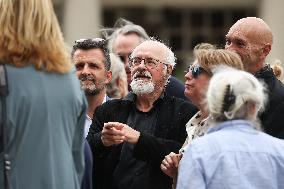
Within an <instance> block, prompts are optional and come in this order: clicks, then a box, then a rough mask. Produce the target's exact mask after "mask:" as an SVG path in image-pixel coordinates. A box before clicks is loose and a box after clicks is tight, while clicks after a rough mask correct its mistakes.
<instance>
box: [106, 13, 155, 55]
mask: <svg viewBox="0 0 284 189" xmlns="http://www.w3.org/2000/svg"><path fill="white" fill-rule="evenodd" d="M107 30H112V31H113V33H112V34H111V35H109V36H107V37H106V39H107V40H108V49H109V51H110V52H113V44H114V41H115V39H116V38H117V36H118V35H119V34H122V35H128V34H132V33H135V34H137V36H138V37H139V38H140V42H143V41H146V40H148V39H150V37H149V36H148V34H147V33H146V31H145V29H144V28H142V27H141V26H139V25H136V24H134V23H132V22H130V21H128V20H126V19H123V18H120V19H118V20H117V21H116V23H115V24H114V28H112V29H107ZM106 32H107V31H106Z"/></svg>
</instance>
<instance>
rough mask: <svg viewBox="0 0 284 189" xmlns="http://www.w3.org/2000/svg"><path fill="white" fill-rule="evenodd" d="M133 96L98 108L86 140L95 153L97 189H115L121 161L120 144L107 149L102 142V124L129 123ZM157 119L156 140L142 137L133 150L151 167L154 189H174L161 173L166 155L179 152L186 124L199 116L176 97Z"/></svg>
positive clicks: (161, 106)
mask: <svg viewBox="0 0 284 189" xmlns="http://www.w3.org/2000/svg"><path fill="white" fill-rule="evenodd" d="M132 98H133V94H132V93H130V94H129V95H128V96H127V97H126V98H125V99H122V100H121V99H119V100H111V101H108V102H106V103H104V104H103V105H102V106H100V107H99V108H97V110H96V111H95V114H94V118H93V122H92V125H91V128H90V131H89V134H88V136H87V140H88V142H89V144H90V146H91V149H92V152H93V162H94V167H93V186H94V188H100V189H107V188H112V187H111V184H112V174H113V171H114V170H115V168H116V165H117V163H118V161H119V158H120V151H121V146H122V145H121V144H120V145H115V146H111V147H104V146H103V144H102V141H101V130H102V128H103V124H104V123H105V122H109V121H117V122H121V123H126V122H127V118H128V115H129V111H130V110H131V106H132V103H133V102H132V101H131V99H132ZM157 107H158V108H157V109H158V110H157V111H159V112H158V114H157V115H158V118H157V125H156V128H155V131H154V133H155V134H154V136H153V135H149V134H146V133H141V134H140V137H139V140H138V143H137V144H136V145H135V147H134V152H133V153H134V154H133V156H134V158H137V159H139V160H143V161H145V162H148V163H149V164H150V167H151V170H150V175H151V176H150V178H147V179H149V181H150V183H151V185H152V186H153V187H152V188H163V189H167V188H171V183H172V180H171V179H170V178H169V177H168V176H166V175H165V174H164V173H163V172H162V171H161V170H160V164H161V162H162V160H163V159H164V157H165V155H167V154H169V153H170V152H176V153H177V152H178V150H179V149H180V148H181V146H182V144H183V142H184V141H185V138H186V136H187V134H186V130H185V124H186V123H187V122H188V120H189V119H190V118H191V117H192V116H193V115H194V114H195V113H196V112H197V109H196V108H195V107H194V106H193V105H192V104H190V103H188V102H186V101H184V100H182V99H178V98H175V97H169V96H164V98H163V99H162V102H161V103H159V104H158V105H157Z"/></svg>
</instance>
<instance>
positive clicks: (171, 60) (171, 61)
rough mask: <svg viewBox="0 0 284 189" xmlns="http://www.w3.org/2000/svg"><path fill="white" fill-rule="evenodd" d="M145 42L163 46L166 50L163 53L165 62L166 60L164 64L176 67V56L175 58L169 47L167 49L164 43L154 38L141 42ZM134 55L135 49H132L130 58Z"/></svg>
mask: <svg viewBox="0 0 284 189" xmlns="http://www.w3.org/2000/svg"><path fill="white" fill-rule="evenodd" d="M145 42H156V43H159V44H161V45H163V46H164V47H165V50H166V52H165V56H166V57H165V60H166V62H164V63H165V64H168V65H170V66H172V68H174V67H175V65H176V56H175V54H174V52H173V51H172V50H171V48H170V47H168V46H167V45H166V44H165V43H163V42H161V41H160V40H158V39H156V38H154V37H150V39H147V40H145V41H143V42H142V43H145ZM142 43H141V44H142ZM141 44H140V45H141ZM138 46H139V45H138ZM135 53H136V52H135V48H134V50H133V52H132V53H131V54H130V57H135V56H136V55H135Z"/></svg>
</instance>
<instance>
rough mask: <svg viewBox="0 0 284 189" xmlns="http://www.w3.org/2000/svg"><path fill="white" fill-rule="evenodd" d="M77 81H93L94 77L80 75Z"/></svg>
mask: <svg viewBox="0 0 284 189" xmlns="http://www.w3.org/2000/svg"><path fill="white" fill-rule="evenodd" d="M79 79H80V81H95V79H94V77H92V76H91V75H81V76H80V77H79Z"/></svg>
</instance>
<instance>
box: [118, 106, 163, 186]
mask: <svg viewBox="0 0 284 189" xmlns="http://www.w3.org/2000/svg"><path fill="white" fill-rule="evenodd" d="M156 102H157V101H156ZM158 102H159V100H158ZM156 104H157V103H155V104H154V107H153V108H152V109H151V110H150V111H149V112H141V111H139V110H138V109H137V108H136V105H135V102H134V101H133V104H132V108H131V109H132V110H131V111H130V112H129V116H128V119H127V125H129V126H130V127H132V128H134V129H135V130H137V131H139V132H144V133H147V134H150V135H154V131H155V127H156V123H157V112H158V107H157V105H156ZM133 149H134V145H133V144H129V143H127V142H125V143H123V144H122V149H121V155H120V156H121V157H123V158H121V159H120V161H119V162H118V165H117V167H116V169H115V171H114V174H113V179H114V186H116V187H114V188H118V189H125V188H128V189H136V188H138V187H142V186H143V188H150V186H151V183H149V182H145V181H149V179H141V178H149V176H150V174H149V173H150V172H149V171H150V167H149V166H150V165H149V164H148V163H147V162H145V161H142V160H138V159H136V158H134V157H133ZM141 181H143V182H141Z"/></svg>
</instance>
